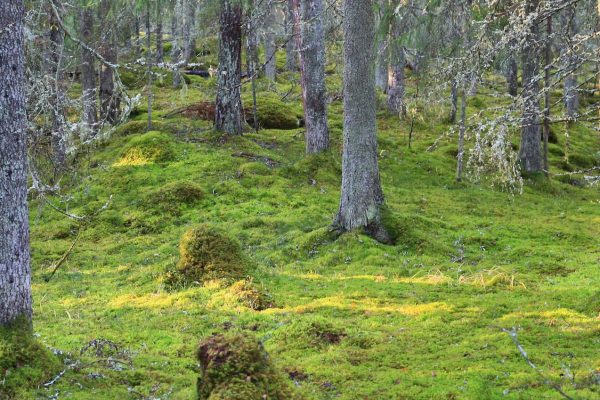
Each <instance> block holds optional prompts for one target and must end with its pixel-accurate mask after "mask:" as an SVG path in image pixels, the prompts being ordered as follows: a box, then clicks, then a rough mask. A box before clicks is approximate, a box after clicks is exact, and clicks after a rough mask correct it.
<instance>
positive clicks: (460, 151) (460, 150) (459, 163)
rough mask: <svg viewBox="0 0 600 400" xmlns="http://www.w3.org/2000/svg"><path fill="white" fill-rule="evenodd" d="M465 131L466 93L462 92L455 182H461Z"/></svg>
mask: <svg viewBox="0 0 600 400" xmlns="http://www.w3.org/2000/svg"><path fill="white" fill-rule="evenodd" d="M466 131H467V93H466V91H465V90H463V91H462V96H461V103H460V127H459V129H458V153H457V155H456V181H457V182H460V181H461V180H462V174H463V163H464V154H465V133H466Z"/></svg>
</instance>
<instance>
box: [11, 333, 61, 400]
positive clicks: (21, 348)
mask: <svg viewBox="0 0 600 400" xmlns="http://www.w3.org/2000/svg"><path fill="white" fill-rule="evenodd" d="M61 367H62V363H61V362H60V360H59V359H58V358H57V357H55V356H54V355H53V354H52V353H51V352H50V351H49V350H48V349H46V348H45V347H44V346H43V345H42V344H40V343H39V342H38V341H37V340H35V338H34V337H33V334H32V332H31V329H30V327H29V324H28V323H27V322H26V321H17V322H15V323H13V324H11V325H10V326H7V327H0V400H8V399H16V398H28V397H27V396H26V395H21V394H20V393H27V390H28V389H33V388H36V387H37V386H39V385H40V384H42V383H43V382H46V381H48V380H50V379H52V377H53V376H55V375H56V374H57V373H58V372H59V371H60V368H61Z"/></svg>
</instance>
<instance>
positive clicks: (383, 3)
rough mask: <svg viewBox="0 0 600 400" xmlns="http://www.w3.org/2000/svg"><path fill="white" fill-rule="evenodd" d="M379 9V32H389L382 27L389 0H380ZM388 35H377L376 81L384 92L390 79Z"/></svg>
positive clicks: (377, 21)
mask: <svg viewBox="0 0 600 400" xmlns="http://www.w3.org/2000/svg"><path fill="white" fill-rule="evenodd" d="M378 3H379V10H378V12H377V13H376V29H378V30H379V32H380V33H381V32H387V31H388V30H387V29H382V26H381V24H382V23H383V21H384V19H383V13H384V11H385V8H386V7H387V5H388V3H389V0H378ZM387 47H388V35H387V33H386V34H383V33H381V34H379V35H377V63H376V68H375V83H376V85H377V87H378V88H379V89H381V90H383V91H384V92H387V90H388V80H389V64H388V51H387V50H388V48H387Z"/></svg>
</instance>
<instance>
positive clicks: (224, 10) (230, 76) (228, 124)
mask: <svg viewBox="0 0 600 400" xmlns="http://www.w3.org/2000/svg"><path fill="white" fill-rule="evenodd" d="M220 24H221V25H220V34H221V36H220V41H219V68H218V71H217V101H216V112H215V128H216V129H217V130H218V131H222V132H226V133H228V134H230V135H241V134H242V122H243V109H242V100H241V72H242V71H241V70H242V60H241V59H242V57H241V52H242V4H241V2H240V0H222V1H221V9H220Z"/></svg>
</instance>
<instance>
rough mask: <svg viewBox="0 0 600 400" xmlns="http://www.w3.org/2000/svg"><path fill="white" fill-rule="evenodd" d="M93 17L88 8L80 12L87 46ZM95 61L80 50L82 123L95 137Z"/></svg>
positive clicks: (91, 40) (81, 34)
mask: <svg viewBox="0 0 600 400" xmlns="http://www.w3.org/2000/svg"><path fill="white" fill-rule="evenodd" d="M93 26H94V15H93V13H92V9H91V8H90V7H84V8H83V10H82V12H81V22H80V29H81V32H80V36H81V40H83V42H84V43H86V44H87V45H88V46H92V42H93V35H94V33H93V30H92V29H93ZM95 64H96V60H95V59H94V55H93V54H92V53H91V52H90V51H88V50H86V49H84V48H83V47H82V48H81V89H82V91H83V99H82V100H83V122H84V124H85V125H86V129H87V130H88V131H89V134H90V136H95V135H96V132H97V129H98V108H97V104H96V101H97V100H96V65H95Z"/></svg>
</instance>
